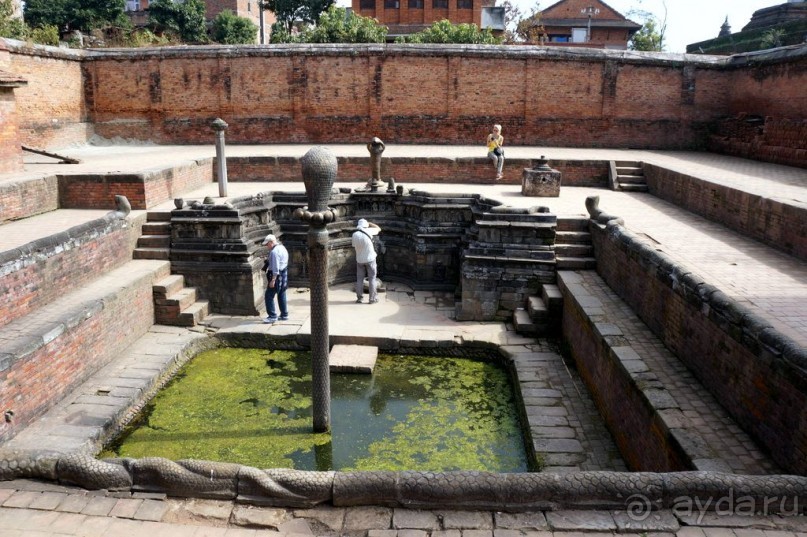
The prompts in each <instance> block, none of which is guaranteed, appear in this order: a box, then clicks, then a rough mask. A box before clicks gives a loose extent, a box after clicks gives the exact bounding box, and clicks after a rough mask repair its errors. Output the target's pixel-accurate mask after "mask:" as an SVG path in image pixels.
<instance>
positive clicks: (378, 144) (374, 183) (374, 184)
mask: <svg viewBox="0 0 807 537" xmlns="http://www.w3.org/2000/svg"><path fill="white" fill-rule="evenodd" d="M385 148H386V146H385V145H384V142H382V141H381V139H380V138H378V137H374V138H373V139H372V140H370V143H368V144H367V151H369V152H370V169H371V170H372V177H371V178H370V181H369V182H368V183H367V188H369V189H370V190H371V191H373V192H375V191H376V190H377V189H378V185H379V184H380V183H381V155H382V154H383V153H384V149H385Z"/></svg>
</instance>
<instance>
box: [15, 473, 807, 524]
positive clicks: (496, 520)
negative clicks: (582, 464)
mask: <svg viewBox="0 0 807 537" xmlns="http://www.w3.org/2000/svg"><path fill="white" fill-rule="evenodd" d="M116 494H117V495H121V493H116ZM136 496H137V493H135V494H133V495H131V497H123V498H114V497H110V496H108V495H106V494H105V493H103V492H101V493H98V492H92V493H90V492H87V491H84V490H81V489H76V488H72V487H66V486H59V485H49V484H43V483H39V482H36V481H28V480H17V481H7V482H0V537H59V536H64V537H68V536H70V537H184V536H187V537H245V536H251V537H259V536H264V535H266V536H269V535H272V536H275V537H286V536H288V537H311V536H323V537H336V536H346V537H364V536H367V537H413V536H420V537H577V536H589V537H600V536H603V537H604V536H616V535H628V536H629V535H635V536H637V537H639V536H642V537H662V536H670V537H671V536H673V535H675V536H677V537H807V518H806V517H804V516H803V515H802V516H797V515H794V514H791V513H789V512H785V513H784V514H783V515H768V516H762V515H756V514H754V515H751V514H749V515H738V514H727V513H723V514H721V513H720V512H708V513H707V512H697V511H693V512H689V511H686V510H677V511H673V510H665V509H662V510H655V511H652V512H627V511H598V510H596V509H595V510H583V511H581V510H559V511H530V512H521V513H505V512H498V511H484V510H481V511H480V510H476V511H467V510H446V509H442V510H434V511H424V510H414V509H407V508H390V507H381V506H362V507H332V506H318V507H314V508H309V509H283V508H276V507H256V506H249V505H239V504H236V503H233V502H229V501H222V500H196V499H193V500H184V499H173V498H160V499H141V498H137V497H136ZM44 498H47V499H44ZM56 499H58V501H56ZM82 504H83V505H85V506H86V507H85V509H83V510H82V511H81V512H75V511H74V508H75V506H77V505H82ZM96 505H97V506H99V507H98V508H95V507H93V506H96ZM120 505H125V506H126V507H125V508H120V509H118V506H120ZM110 506H112V507H111V508H110ZM129 506H139V507H138V508H132V507H129ZM145 506H148V508H144V507H145Z"/></svg>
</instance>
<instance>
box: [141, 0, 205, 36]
mask: <svg viewBox="0 0 807 537" xmlns="http://www.w3.org/2000/svg"><path fill="white" fill-rule="evenodd" d="M148 12H149V24H151V25H152V27H153V28H154V29H155V31H157V32H158V33H160V32H162V33H168V34H172V35H175V36H177V37H178V38H179V39H181V40H182V41H183V42H185V43H206V42H207V24H206V22H205V3H204V0H185V1H184V2H181V3H175V2H174V0H154V2H151V3H150V4H149V7H148Z"/></svg>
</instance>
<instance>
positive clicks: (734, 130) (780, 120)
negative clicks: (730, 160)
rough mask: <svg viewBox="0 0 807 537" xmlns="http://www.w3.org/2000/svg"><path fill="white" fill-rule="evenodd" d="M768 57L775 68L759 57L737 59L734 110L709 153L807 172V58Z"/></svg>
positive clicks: (799, 54) (789, 52)
mask: <svg viewBox="0 0 807 537" xmlns="http://www.w3.org/2000/svg"><path fill="white" fill-rule="evenodd" d="M803 48H804V47H801V49H803ZM768 56H769V57H770V58H771V61H769V62H765V61H761V60H762V58H760V57H759V55H758V54H757V53H754V54H752V55H737V56H734V57H732V59H731V64H732V65H734V66H736V68H735V69H734V70H733V71H731V73H730V74H728V75H727V76H729V80H728V84H727V85H728V87H729V89H730V92H729V95H728V96H727V102H726V104H727V108H728V109H727V113H726V114H725V116H724V117H721V118H720V121H718V122H716V124H715V126H714V129H713V133H712V135H711V136H710V138H709V149H710V150H712V151H716V152H720V153H726V154H729V155H737V156H740V157H745V158H752V159H757V160H764V161H768V162H776V163H779V164H787V165H790V166H800V167H807V119H805V116H807V92H805V91H804V88H805V86H807V53H805V52H804V51H803V50H801V51H800V50H799V49H798V48H789V49H783V50H780V51H777V52H771V53H770V54H769V55H768Z"/></svg>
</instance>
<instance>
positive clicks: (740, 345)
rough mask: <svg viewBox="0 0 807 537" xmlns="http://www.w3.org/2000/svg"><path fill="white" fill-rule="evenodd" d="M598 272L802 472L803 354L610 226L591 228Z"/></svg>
mask: <svg viewBox="0 0 807 537" xmlns="http://www.w3.org/2000/svg"><path fill="white" fill-rule="evenodd" d="M592 241H593V244H594V250H595V253H596V257H597V271H598V272H599V274H600V275H601V276H602V277H603V279H604V280H605V281H606V282H607V283H608V285H609V286H610V287H611V288H612V289H613V290H614V291H615V292H616V293H617V294H618V295H619V296H620V297H621V298H622V299H623V300H624V301H625V302H626V303H627V304H628V305H629V306H630V307H631V308H632V309H633V311H635V312H636V313H637V314H638V315H639V317H640V318H641V319H642V320H643V321H644V322H645V324H647V325H648V327H649V328H650V329H651V330H652V331H653V333H654V334H656V336H657V337H659V338H660V339H661V341H662V342H663V343H664V345H665V346H666V347H667V348H668V349H670V350H671V351H672V352H673V353H674V354H675V355H676V356H677V357H678V358H679V359H680V360H681V361H682V362H683V363H684V364H685V365H686V366H687V367H688V368H689V369H690V370H691V371H692V372H693V374H694V375H695V376H696V377H697V378H698V380H700V382H701V383H702V384H703V385H704V386H705V387H706V388H707V389H708V390H709V391H710V392H711V393H712V394H713V395H714V397H715V398H716V399H717V400H719V401H721V402H722V404H723V406H724V407H725V408H726V410H727V411H728V412H729V413H730V414H731V415H732V417H733V418H734V419H735V420H736V421H737V423H738V424H739V425H740V426H741V427H742V428H744V429H745V430H746V431H748V432H749V433H751V434H752V436H754V437H755V439H756V440H757V441H758V442H759V443H760V445H762V446H765V447H766V448H767V449H768V450H769V451H770V454H771V456H772V458H773V459H774V460H775V461H776V462H777V463H778V464H779V465H780V466H781V467H782V468H784V469H786V470H787V471H789V472H792V473H795V474H802V475H803V474H805V472H807V351H805V349H804V348H802V347H800V346H799V345H798V344H797V343H796V342H794V341H792V340H791V339H789V338H787V337H785V336H783V335H782V334H780V333H778V332H777V331H776V330H775V329H774V328H773V327H771V326H770V325H769V324H768V323H767V322H766V321H764V320H763V319H761V318H759V317H757V316H756V315H754V314H753V313H751V312H749V311H747V310H745V308H743V306H741V305H740V304H738V303H736V302H735V301H733V300H732V299H730V298H729V297H727V296H726V295H724V294H723V293H722V292H720V291H719V290H718V289H716V288H715V287H713V286H711V285H709V284H707V283H706V282H704V281H703V280H701V279H700V278H699V277H697V276H695V275H693V274H692V273H690V272H688V271H687V269H686V268H685V267H683V266H681V265H678V264H676V263H675V262H673V261H672V260H671V259H670V258H668V257H666V256H665V255H664V254H662V253H659V252H657V251H656V250H655V249H654V248H653V247H652V246H651V245H648V244H645V243H643V242H642V241H641V240H640V239H639V238H638V237H637V236H635V235H633V234H632V233H631V232H629V231H627V230H626V229H625V228H624V227H622V226H621V225H619V224H618V223H617V221H611V223H609V224H608V225H607V226H592Z"/></svg>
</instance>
